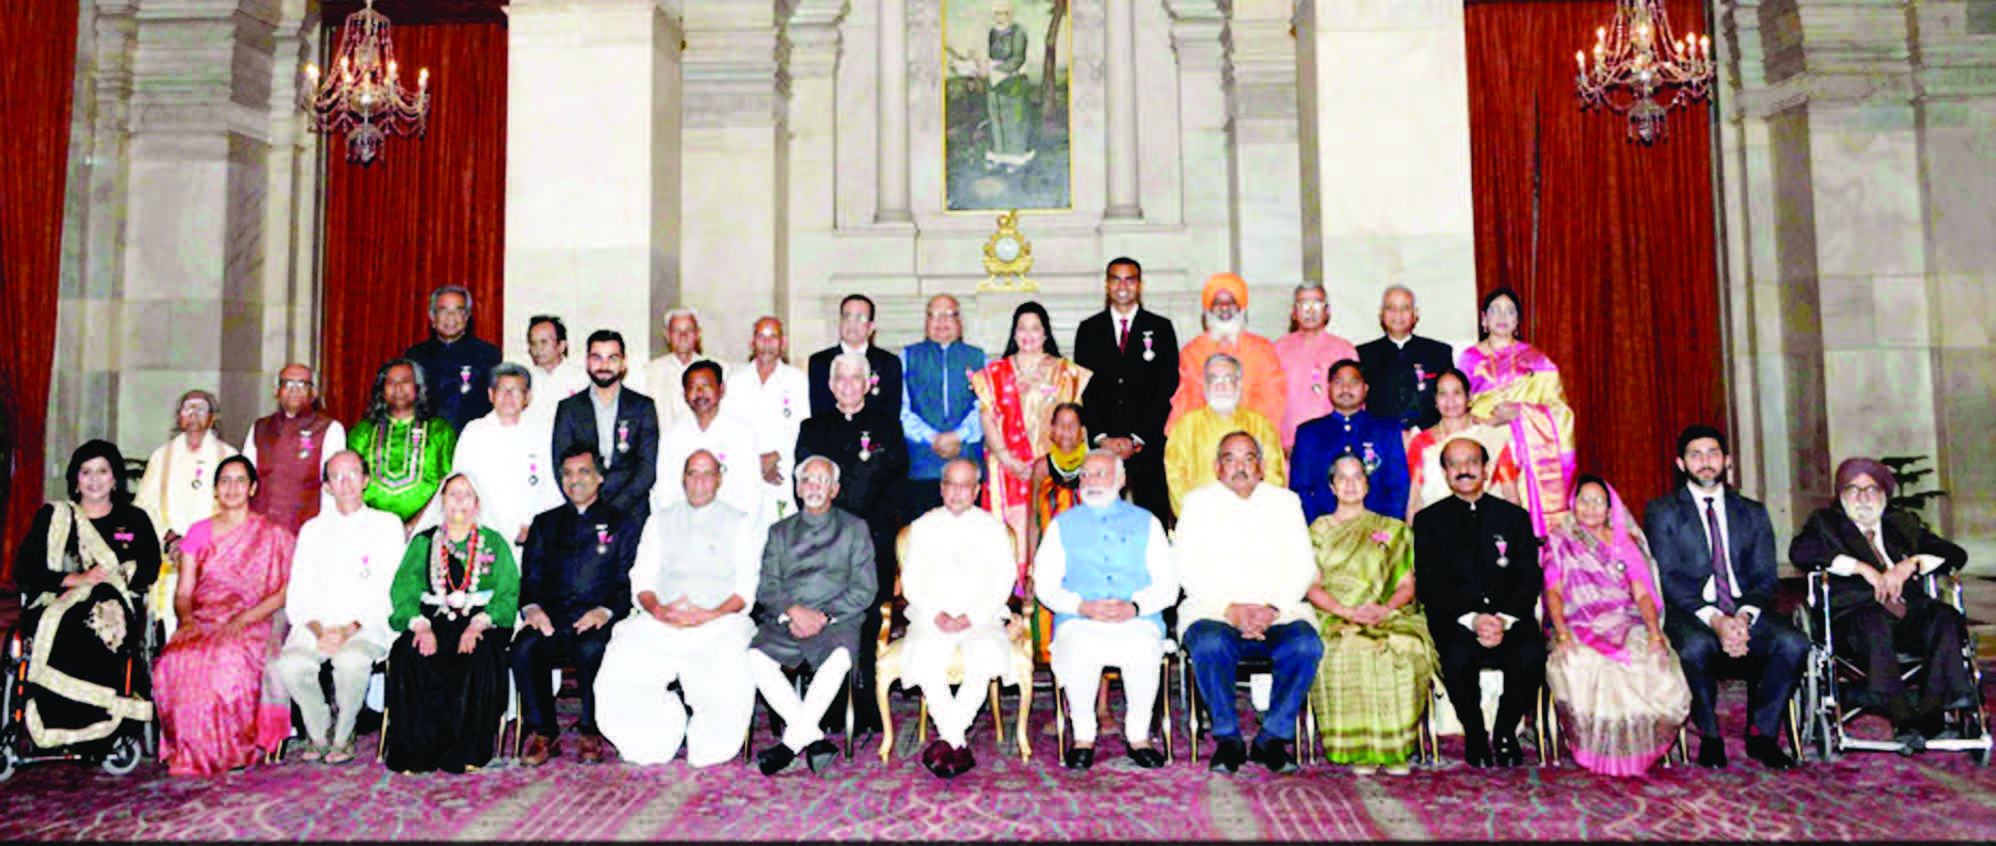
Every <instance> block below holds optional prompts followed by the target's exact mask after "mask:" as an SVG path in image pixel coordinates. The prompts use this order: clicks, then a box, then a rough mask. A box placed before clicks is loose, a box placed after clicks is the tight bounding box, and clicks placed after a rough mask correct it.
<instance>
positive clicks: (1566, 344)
mask: <svg viewBox="0 0 1996 846" xmlns="http://www.w3.org/2000/svg"><path fill="white" fill-rule="evenodd" d="M1665 8H1666V13H1667V14H1668V15H1669V17H1670V21H1671V25H1672V27H1673V29H1674V31H1675V32H1676V34H1677V35H1679V36H1680V37H1681V36H1682V35H1683V34H1684V33H1685V32H1687V31H1696V32H1697V33H1699V34H1701V35H1704V34H1707V30H1706V29H1705V14H1704V4H1703V2H1702V1H1701V0H1667V2H1666V4H1665ZM1614 12H1615V4H1614V2H1612V0H1585V2H1580V1H1579V0H1576V1H1575V2H1559V1H1557V0H1555V1H1553V2H1547V1H1546V0H1539V1H1538V2H1528V1H1527V0H1511V1H1510V2H1505V0H1486V2H1475V0H1472V2H1471V3H1470V5H1469V6H1468V8H1467V9H1466V13H1467V21H1466V23H1467V29H1468V58H1469V110H1470V114H1469V134H1470V155H1471V158H1472V170H1471V179H1472V184H1473V186H1474V191H1475V204H1476V276H1477V290H1478V293H1479V296H1480V295H1481V294H1485V293H1488V292H1489V291H1491V290H1493V289H1495V288H1497V287H1498V286H1500V285H1509V286H1511V287H1512V288H1513V289H1515V290H1517V291H1518V293H1519V295H1520V296H1521V297H1522V298H1523V300H1524V302H1523V303H1522V304H1521V305H1522V307H1523V312H1524V328H1523V335H1522V337H1524V339H1525V340H1527V341H1530V342H1531V343H1532V344H1534V345H1536V346H1538V347H1539V348H1540V349H1542V350H1544V351H1545V352H1546V353H1547V354H1548V355H1550V356H1551V357H1552V359H1553V361H1554V362H1555V363H1556V364H1558V365H1559V369H1560V381H1561V383H1562V384H1563V385H1564V387H1565V389H1566V397H1567V402H1568V403H1569V404H1571V405H1572V407H1573V412H1574V417H1575V418H1576V421H1575V425H1574V430H1575V440H1576V441H1577V447H1578V453H1579V456H1578V459H1579V468H1580V471H1581V472H1583V473H1585V472H1592V473H1598V474H1600V475H1601V476H1602V477H1604V478H1606V479H1607V480H1608V482H1609V484H1612V485H1614V486H1616V488H1618V489H1619V490H1620V492H1621V494H1622V497H1623V499H1624V500H1625V501H1626V502H1627V503H1629V505H1630V508H1631V509H1632V510H1635V511H1637V512H1640V510H1641V508H1642V504H1643V503H1644V502H1646V501H1648V499H1649V498H1650V497H1653V496H1656V495H1658V494H1661V493H1664V492H1666V491H1667V490H1669V489H1670V487H1671V486H1672V484H1673V483H1674V482H1673V476H1672V473H1673V472H1674V468H1673V465H1672V463H1671V461H1670V459H1671V451H1672V447H1673V445H1674V442H1675V440H1676V437H1677V433H1678V431H1679V430H1680V429H1682V428H1683V427H1684V426H1686V425H1688V424H1691V423H1710V424H1712V425H1717V426H1720V427H1721V428H1724V424H1725V419H1726V417H1725V414H1726V404H1725V394H1724V371H1723V369H1722V354H1723V351H1724V337H1723V336H1722V333H1721V326H1720V314H1719V283H1718V272H1717V269H1716V266H1715V256H1716V250H1717V236H1716V235H1715V234H1714V230H1713V207H1712V166H1713V161H1712V150H1711V147H1712V145H1711V135H1710V128H1709V126H1710V124H1709V121H1710V112H1709V108H1708V106H1707V105H1706V104H1705V103H1698V104H1695V105H1693V106H1692V107H1691V108H1690V109H1688V110H1684V109H1680V110H1675V111H1673V112H1672V114H1671V115H1670V118H1669V133H1670V134H1669V137H1668V139H1667V140H1665V141H1663V142H1661V143H1659V144H1657V145H1656V146H1654V147H1643V146H1641V145H1640V144H1637V143H1634V142H1631V141H1629V140H1627V134H1626V126H1627V121H1626V118H1625V117H1624V116H1623V115H1620V114H1616V113H1613V112H1609V111H1604V110H1598V109H1597V110H1594V111H1590V112H1582V111H1581V110H1580V108H1579V100H1578V98H1577V96H1576V95H1575V92H1574V78H1575V76H1576V74H1577V72H1578V70H1579V68H1578V66H1577V65H1576V64H1575V62H1574V58H1573V54H1574V52H1575V51H1577V50H1583V49H1585V50H1592V49H1593V45H1594V30H1595V28H1597V27H1601V26H1605V25H1607V24H1608V22H1609V21H1610V20H1612V19H1613V17H1614ZM1638 516H1640V514H1638Z"/></svg>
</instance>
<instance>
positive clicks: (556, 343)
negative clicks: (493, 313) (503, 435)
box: [527, 314, 589, 428]
mask: <svg viewBox="0 0 1996 846" xmlns="http://www.w3.org/2000/svg"><path fill="white" fill-rule="evenodd" d="M527 356H528V358H529V359H531V361H532V365H531V367H532V371H531V372H532V373H533V376H534V396H535V398H536V399H538V400H539V401H538V402H535V403H534V404H533V405H530V406H528V407H527V414H528V415H530V416H532V417H536V418H539V419H541V420H543V421H545V422H546V424H547V425H548V427H549V428H552V427H553V426H554V407H555V406H556V405H559V404H560V403H561V401H562V400H565V399H568V398H569V397H572V396H575V395H576V394H579V393H582V392H583V391H586V390H589V370H588V368H585V367H583V366H582V357H581V356H572V355H569V354H568V325H567V324H565V323H562V322H561V318H559V317H556V316H554V315H552V314H536V315H534V316H533V317H531V318H529V319H528V320H527Z"/></svg>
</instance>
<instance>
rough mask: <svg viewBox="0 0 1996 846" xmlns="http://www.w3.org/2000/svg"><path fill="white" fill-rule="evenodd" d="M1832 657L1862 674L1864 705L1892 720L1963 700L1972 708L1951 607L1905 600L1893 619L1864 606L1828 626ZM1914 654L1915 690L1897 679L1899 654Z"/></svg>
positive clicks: (1961, 633)
mask: <svg viewBox="0 0 1996 846" xmlns="http://www.w3.org/2000/svg"><path fill="white" fill-rule="evenodd" d="M1830 630H1831V632H1832V633H1833V635H1834V637H1835V639H1836V649H1837V654H1839V655H1843V656H1845V657H1847V658H1850V659H1851V660H1852V661H1853V662H1855V663H1856V664H1857V666H1858V668H1859V669H1862V670H1864V675H1865V692H1866V694H1868V698H1869V699H1870V700H1871V701H1870V702H1869V703H1866V704H1869V705H1872V706H1874V707H1882V708H1884V709H1885V710H1886V712H1887V714H1889V715H1890V716H1891V717H1892V719H1894V720H1906V719H1910V718H1913V717H1918V716H1926V715H1930V714H1934V713H1937V712H1939V711H1940V710H1941V709H1942V708H1944V707H1947V706H1948V705H1950V704H1953V703H1956V702H1960V701H1961V700H1964V699H1965V700H1967V704H1974V701H1975V699H1974V694H1975V688H1974V681H1973V677H1972V676H1971V675H1970V674H1969V671H1968V662H1967V661H1965V660H1963V659H1962V654H1961V649H1962V643H1963V641H1964V640H1965V639H1966V637H1967V633H1968V621H1967V620H1966V619H1965V618H1964V617H1962V615H1961V612H1960V611H1956V610H1954V606H1952V605H1948V604H1946V603H1944V602H1936V601H1934V600H1932V599H1929V598H1927V597H1924V596H1919V597H1910V598H1908V600H1907V603H1906V616H1904V617H1895V616H1893V615H1892V614H1891V613H1889V612H1887V611H1886V610H1885V608H1884V607H1883V606H1880V605H1878V604H1876V603H1866V604H1864V605H1860V606H1858V607H1856V608H1853V609H1850V610H1849V611H1846V612H1844V613H1842V614H1840V615H1838V616H1837V617H1835V618H1834V619H1833V620H1832V621H1831V623H1830ZM1902 652H1903V653H1905V654H1907V655H1917V656H1919V657H1920V658H1921V659H1922V660H1923V661H1924V663H1925V670H1924V671H1923V672H1922V673H1921V675H1924V676H1925V678H1924V679H1923V680H1922V683H1921V684H1920V688H1919V690H1917V691H1912V690H1908V689H1907V685H1906V682H1905V681H1904V680H1903V679H1901V678H1899V673H1900V667H1899V655H1898V653H1902Z"/></svg>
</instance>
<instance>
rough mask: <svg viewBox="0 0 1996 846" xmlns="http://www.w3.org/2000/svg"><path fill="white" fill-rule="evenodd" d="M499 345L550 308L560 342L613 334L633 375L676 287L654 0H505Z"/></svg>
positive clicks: (668, 36) (670, 125)
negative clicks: (565, 336)
mask: <svg viewBox="0 0 1996 846" xmlns="http://www.w3.org/2000/svg"><path fill="white" fill-rule="evenodd" d="M507 11H508V15H509V18H510V20H509V23H508V25H507V26H508V53H509V65H508V71H507V96H508V98H509V99H508V104H507V124H506V328H505V332H504V335H505V338H504V349H505V352H506V357H507V358H508V359H511V360H515V361H525V360H526V359H527V351H526V334H527V333H526V327H527V320H528V319H529V318H530V317H532V316H533V315H535V314H540V313H549V314H556V315H560V316H561V318H562V320H563V321H564V322H565V323H567V324H568V327H569V344H570V347H569V353H570V354H571V355H582V354H584V349H583V344H582V342H583V340H584V339H585V338H586V337H587V336H588V334H589V333H590V332H591V331H593V330H596V329H605V328H607V329H614V330H617V331H618V332H621V333H622V334H623V336H624V342H625V345H626V347H627V349H626V351H625V358H626V360H627V362H628V363H629V366H630V369H631V371H632V372H633V373H641V372H642V371H643V369H644V363H645V362H647V361H649V360H650V358H651V355H652V344H653V343H654V340H655V339H656V338H657V337H658V332H656V331H655V330H654V327H655V326H656V325H657V319H656V317H655V315H656V314H657V313H659V312H661V311H663V310H664V309H665V308H666V307H668V306H669V304H670V303H672V302H674V301H676V300H677V299H678V298H679V293H680V280H679V274H678V266H679V263H678V259H679V250H680V243H681V241H680V235H681V229H680V224H681V220H680V186H681V179H680V175H681V160H680V95H681V81H680V80H681V71H680V50H681V37H680V18H679V15H678V13H677V11H676V10H675V9H674V8H673V7H672V6H671V5H669V4H667V3H666V2H664V0H593V2H578V0H513V1H512V4H511V5H510V6H509V7H508V10H507Z"/></svg>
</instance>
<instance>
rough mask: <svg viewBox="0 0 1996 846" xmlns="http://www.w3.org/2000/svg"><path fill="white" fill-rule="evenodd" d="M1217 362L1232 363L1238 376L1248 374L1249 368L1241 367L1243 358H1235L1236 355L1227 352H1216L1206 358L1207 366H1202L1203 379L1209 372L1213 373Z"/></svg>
mask: <svg viewBox="0 0 1996 846" xmlns="http://www.w3.org/2000/svg"><path fill="white" fill-rule="evenodd" d="M1215 362H1217V363H1220V364H1231V365H1233V367H1234V375H1236V376H1241V375H1246V374H1247V369H1246V368H1243V367H1241V360H1240V359H1238V358H1235V357H1233V356H1230V355H1227V354H1226V353H1214V354H1212V355H1211V356H1208V357H1207V358H1206V366H1205V367H1202V368H1200V375H1201V377H1202V379H1203V378H1204V377H1205V374H1208V373H1212V372H1213V364H1214V363H1215Z"/></svg>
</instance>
